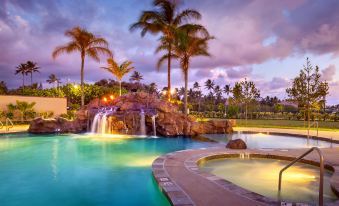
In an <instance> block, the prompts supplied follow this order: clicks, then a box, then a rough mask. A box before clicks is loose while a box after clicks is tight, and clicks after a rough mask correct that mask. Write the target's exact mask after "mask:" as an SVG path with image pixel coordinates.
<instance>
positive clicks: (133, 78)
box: [129, 71, 143, 84]
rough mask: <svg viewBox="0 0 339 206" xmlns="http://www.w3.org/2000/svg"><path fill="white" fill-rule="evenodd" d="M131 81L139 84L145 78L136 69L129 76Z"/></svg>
mask: <svg viewBox="0 0 339 206" xmlns="http://www.w3.org/2000/svg"><path fill="white" fill-rule="evenodd" d="M129 80H130V81H134V82H137V83H138V84H139V83H140V81H141V80H143V77H142V75H141V74H140V72H138V71H134V72H133V74H132V75H131V77H130V78H129Z"/></svg>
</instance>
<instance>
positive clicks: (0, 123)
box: [0, 120, 4, 129]
mask: <svg viewBox="0 0 339 206" xmlns="http://www.w3.org/2000/svg"><path fill="white" fill-rule="evenodd" d="M2 128H4V124H3V123H2V121H1V120H0V129H2Z"/></svg>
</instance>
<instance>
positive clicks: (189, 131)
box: [29, 92, 233, 137]
mask: <svg viewBox="0 0 339 206" xmlns="http://www.w3.org/2000/svg"><path fill="white" fill-rule="evenodd" d="M100 104H102V102H100V101H99V100H98V99H95V100H92V101H91V102H90V103H89V104H88V105H87V106H85V107H83V108H82V109H81V110H80V111H79V112H78V113H77V119H76V120H74V121H64V120H60V118H58V119H55V120H53V121H52V120H42V119H36V120H34V121H32V123H31V126H30V129H29V131H30V132H33V133H40V131H41V132H44V133H46V132H48V133H51V132H54V130H55V129H60V132H81V131H84V130H86V127H88V126H87V125H90V124H91V122H92V120H93V118H94V115H95V114H96V113H97V112H98V109H99V108H100V107H102V106H110V107H114V108H117V110H116V111H115V112H114V113H113V114H112V115H110V116H109V117H108V120H109V128H110V130H111V131H112V132H113V133H114V132H116V133H127V134H137V132H138V131H139V130H140V124H139V122H140V111H141V110H143V111H145V123H146V133H147V134H148V135H153V125H152V116H154V115H155V117H156V118H155V123H156V133H157V135H159V136H167V137H170V136H179V135H185V136H194V135H199V134H207V133H210V134H214V133H231V132H233V129H232V126H231V124H230V122H229V121H226V120H218V121H217V120H212V121H205V122H197V121H195V119H194V118H193V117H190V116H189V117H186V116H185V115H184V114H183V113H181V112H179V111H178V108H177V106H175V105H173V104H171V103H169V102H168V101H165V100H161V99H159V98H158V97H157V96H155V95H151V94H147V93H143V92H138V93H136V92H135V93H129V94H126V95H123V96H121V97H118V98H116V99H114V100H113V101H111V102H109V103H107V105H100ZM51 121H52V122H53V123H51ZM59 122H60V123H59ZM61 122H62V123H61ZM39 128H40V130H39Z"/></svg>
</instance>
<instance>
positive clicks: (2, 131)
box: [0, 124, 29, 134]
mask: <svg viewBox="0 0 339 206" xmlns="http://www.w3.org/2000/svg"><path fill="white" fill-rule="evenodd" d="M28 128H29V125H28V124H27V125H14V127H13V128H10V129H9V131H6V126H4V127H3V128H1V129H0V134H12V133H21V132H27V130H28Z"/></svg>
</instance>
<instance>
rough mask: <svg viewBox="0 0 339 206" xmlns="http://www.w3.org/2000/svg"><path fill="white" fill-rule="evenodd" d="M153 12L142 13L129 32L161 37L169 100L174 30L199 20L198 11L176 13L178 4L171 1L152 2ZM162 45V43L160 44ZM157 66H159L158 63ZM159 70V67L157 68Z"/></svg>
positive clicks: (156, 0) (189, 10) (159, 0)
mask: <svg viewBox="0 0 339 206" xmlns="http://www.w3.org/2000/svg"><path fill="white" fill-rule="evenodd" d="M153 6H154V7H155V10H150V11H143V12H142V14H141V16H140V18H139V20H138V22H136V23H134V24H132V25H131V27H130V30H131V31H134V30H136V29H141V36H142V37H144V36H145V34H146V33H151V34H155V35H156V34H159V33H161V34H162V35H163V38H162V40H163V41H166V50H167V56H166V58H167V81H168V86H167V97H168V99H170V98H171V92H170V91H171V57H172V50H173V44H174V39H175V32H176V29H177V28H178V27H180V26H182V25H184V23H187V22H188V20H190V19H196V20H198V19H200V18H201V15H200V13H199V12H198V11H195V10H192V9H186V10H183V11H180V12H179V11H178V3H177V2H176V1H173V0H153ZM161 44H162V45H163V43H161ZM158 66H160V64H159V63H158ZM158 69H159V67H158Z"/></svg>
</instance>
